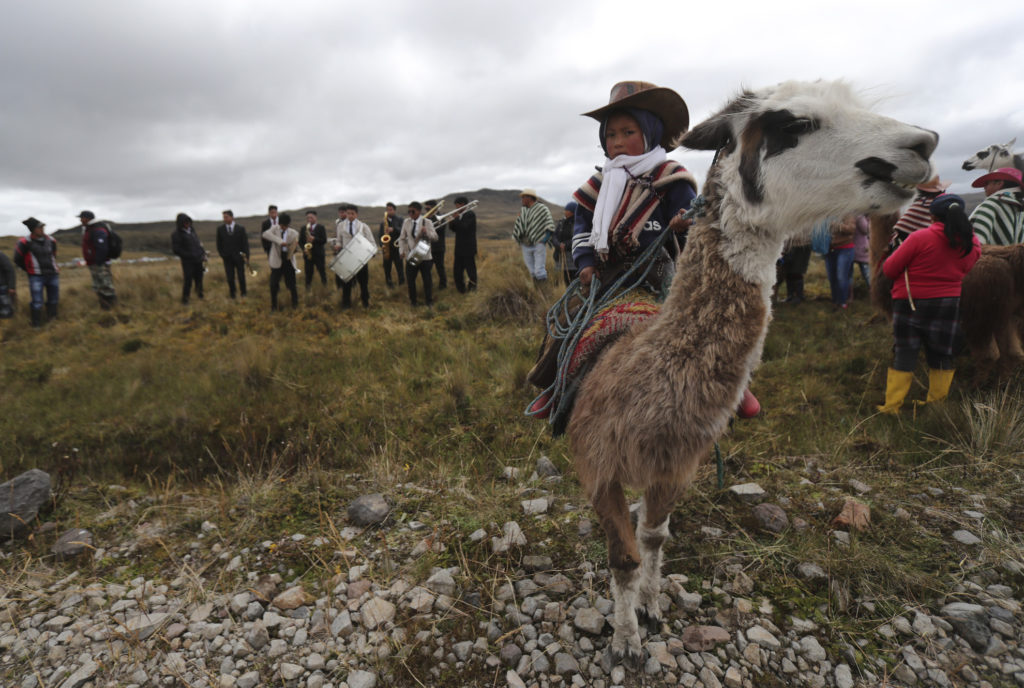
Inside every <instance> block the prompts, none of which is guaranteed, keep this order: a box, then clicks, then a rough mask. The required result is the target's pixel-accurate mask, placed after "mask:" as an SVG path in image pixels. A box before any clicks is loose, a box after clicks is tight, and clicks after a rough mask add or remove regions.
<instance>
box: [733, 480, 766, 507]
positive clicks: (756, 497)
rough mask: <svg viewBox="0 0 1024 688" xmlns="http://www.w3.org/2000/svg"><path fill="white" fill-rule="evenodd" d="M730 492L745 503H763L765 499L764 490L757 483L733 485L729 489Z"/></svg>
mask: <svg viewBox="0 0 1024 688" xmlns="http://www.w3.org/2000/svg"><path fill="white" fill-rule="evenodd" d="M729 492H731V493H733V494H734V495H736V496H737V497H739V498H740V499H742V500H743V501H744V502H748V503H755V502H759V501H761V499H762V498H763V497H764V495H765V492H764V488H763V487H761V486H760V485H758V484H757V483H743V484H742V485H733V486H732V487H730V488H729Z"/></svg>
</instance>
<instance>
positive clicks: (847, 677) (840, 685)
mask: <svg viewBox="0 0 1024 688" xmlns="http://www.w3.org/2000/svg"><path fill="white" fill-rule="evenodd" d="M835 677H836V688H853V685H854V684H853V674H852V673H851V672H850V666H849V665H848V664H840V665H839V666H837V667H836V670H835Z"/></svg>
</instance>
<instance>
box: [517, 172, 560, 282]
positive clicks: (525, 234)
mask: <svg viewBox="0 0 1024 688" xmlns="http://www.w3.org/2000/svg"><path fill="white" fill-rule="evenodd" d="M519 200H520V201H521V202H522V204H523V207H522V208H520V210H519V217H517V218H516V221H515V224H513V225H512V238H513V239H515V241H516V243H517V244H519V246H520V248H522V251H523V262H524V263H525V264H526V269H527V270H528V271H529V272H530V276H531V277H533V281H534V283H535V284H537V285H541V284H544V283H546V282H547V279H548V271H547V267H546V266H545V262H547V257H548V256H547V241H548V238H549V237H550V236H551V233H552V232H554V231H555V221H554V219H553V218H552V217H551V211H550V210H548V207H547V206H546V205H544V204H543V203H539V202H537V192H536V191H534V190H533V189H523V190H522V191H521V192H520V193H519Z"/></svg>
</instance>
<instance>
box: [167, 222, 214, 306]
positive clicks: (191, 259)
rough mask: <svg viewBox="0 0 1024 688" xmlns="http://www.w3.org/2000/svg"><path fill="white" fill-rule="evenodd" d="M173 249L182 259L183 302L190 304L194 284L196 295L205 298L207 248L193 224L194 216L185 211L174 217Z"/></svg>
mask: <svg viewBox="0 0 1024 688" xmlns="http://www.w3.org/2000/svg"><path fill="white" fill-rule="evenodd" d="M171 250H172V251H173V252H174V255H176V256H178V258H180V259H181V275H182V278H183V280H184V281H183V283H182V285H181V303H182V304H188V299H189V295H190V294H191V293H192V285H193V284H194V285H195V287H196V296H198V297H199V298H200V300H201V299H202V298H203V273H204V272H205V270H206V266H205V263H206V249H204V248H203V243H202V242H201V241H199V235H198V234H196V230H195V228H194V227H193V226H192V218H191V217H189V216H188V215H186V214H185V213H178V216H177V217H176V218H175V219H174V233H173V234H171Z"/></svg>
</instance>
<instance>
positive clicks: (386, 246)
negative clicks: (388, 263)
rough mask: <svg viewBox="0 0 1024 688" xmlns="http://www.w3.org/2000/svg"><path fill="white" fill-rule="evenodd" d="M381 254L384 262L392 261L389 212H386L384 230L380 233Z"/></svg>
mask: <svg viewBox="0 0 1024 688" xmlns="http://www.w3.org/2000/svg"><path fill="white" fill-rule="evenodd" d="M380 252H381V253H382V254H383V255H384V260H391V223H389V222H388V211H386V210H385V211H384V228H383V229H382V230H381V233H380Z"/></svg>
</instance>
